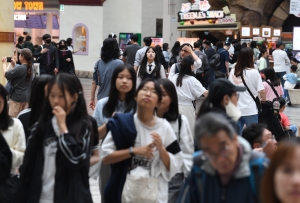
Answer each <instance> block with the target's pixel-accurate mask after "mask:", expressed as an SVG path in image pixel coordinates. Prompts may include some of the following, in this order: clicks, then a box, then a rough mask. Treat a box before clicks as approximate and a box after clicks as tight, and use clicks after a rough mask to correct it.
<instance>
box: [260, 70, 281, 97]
mask: <svg viewBox="0 0 300 203" xmlns="http://www.w3.org/2000/svg"><path fill="white" fill-rule="evenodd" d="M263 73H264V75H265V80H266V81H264V82H263V85H264V87H265V92H266V99H267V100H268V101H273V99H275V98H277V97H281V96H283V95H284V93H283V88H282V85H281V83H280V80H278V78H277V76H276V73H275V71H274V69H273V68H266V69H264V70H263ZM271 86H273V87H274V89H275V91H276V92H277V94H278V96H277V95H276V93H275V92H274V90H273V89H272V87H271Z"/></svg>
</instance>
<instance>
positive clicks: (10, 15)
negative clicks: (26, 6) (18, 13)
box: [0, 1, 15, 85]
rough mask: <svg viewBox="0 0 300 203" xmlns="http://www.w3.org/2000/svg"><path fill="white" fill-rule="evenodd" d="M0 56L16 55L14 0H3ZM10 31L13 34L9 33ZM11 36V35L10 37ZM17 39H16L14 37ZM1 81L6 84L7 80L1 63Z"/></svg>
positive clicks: (0, 17) (0, 19) (0, 16)
mask: <svg viewBox="0 0 300 203" xmlns="http://www.w3.org/2000/svg"><path fill="white" fill-rule="evenodd" d="M0 21H1V23H0V58H1V59H2V57H4V56H13V55H14V43H13V42H11V41H12V38H11V37H12V33H13V32H14V27H15V26H14V1H1V6H0ZM7 32H10V33H11V34H10V35H9V34H7ZM8 36H10V37H8ZM14 40H15V39H14ZM0 83H1V84H2V85H4V83H5V80H4V76H3V70H2V62H1V63H0Z"/></svg>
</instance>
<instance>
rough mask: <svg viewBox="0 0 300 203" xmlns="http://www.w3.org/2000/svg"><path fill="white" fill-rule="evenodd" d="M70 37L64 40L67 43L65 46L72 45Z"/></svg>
mask: <svg viewBox="0 0 300 203" xmlns="http://www.w3.org/2000/svg"><path fill="white" fill-rule="evenodd" d="M72 41H73V40H72V38H68V39H67V40H66V43H67V46H71V45H72Z"/></svg>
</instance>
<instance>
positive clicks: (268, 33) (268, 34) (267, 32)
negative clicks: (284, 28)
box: [261, 27, 272, 37]
mask: <svg viewBox="0 0 300 203" xmlns="http://www.w3.org/2000/svg"><path fill="white" fill-rule="evenodd" d="M261 33H262V37H271V35H272V33H271V28H268V27H264V28H262V29H261Z"/></svg>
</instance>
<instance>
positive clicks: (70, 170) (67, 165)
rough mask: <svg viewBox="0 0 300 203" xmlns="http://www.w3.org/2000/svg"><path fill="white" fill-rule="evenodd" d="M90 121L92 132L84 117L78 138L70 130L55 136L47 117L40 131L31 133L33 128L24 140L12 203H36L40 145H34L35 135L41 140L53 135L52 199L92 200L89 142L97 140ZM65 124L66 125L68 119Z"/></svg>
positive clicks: (41, 165)
mask: <svg viewBox="0 0 300 203" xmlns="http://www.w3.org/2000/svg"><path fill="white" fill-rule="evenodd" d="M91 121H92V126H93V132H91V131H89V130H88V128H87V126H88V121H85V120H84V121H82V122H83V124H82V127H81V130H80V133H79V136H78V139H76V138H75V136H74V135H72V134H71V133H70V132H69V133H66V134H63V135H60V136H59V137H57V136H56V134H55V133H54V130H53V127H52V122H51V120H50V121H49V122H48V123H47V125H46V126H45V130H44V132H45V133H44V134H43V135H37V134H34V131H33V136H32V137H30V138H29V140H28V145H27V148H26V151H25V157H24V162H23V165H22V168H21V171H20V172H21V178H20V185H19V187H18V189H17V193H16V200H15V202H16V203H39V200H40V196H41V191H42V174H43V169H44V155H43V154H44V153H43V149H44V147H43V146H42V147H36V146H35V145H36V144H35V143H36V139H37V137H38V136H43V140H44V141H43V143H45V140H46V139H47V138H51V137H57V142H58V144H57V153H56V173H55V187H54V203H62V202H63V203H83V202H84V203H92V202H93V201H92V195H91V193H90V187H89V166H90V154H91V150H92V145H93V146H96V145H97V143H98V138H97V137H98V131H97V123H96V121H95V120H94V119H93V118H91ZM69 123H70V122H69ZM67 126H69V124H68V119H67ZM92 135H93V136H94V138H93V137H92ZM93 142H94V144H93ZM95 143H96V144H95ZM79 157H80V158H79ZM76 158H77V159H76Z"/></svg>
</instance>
